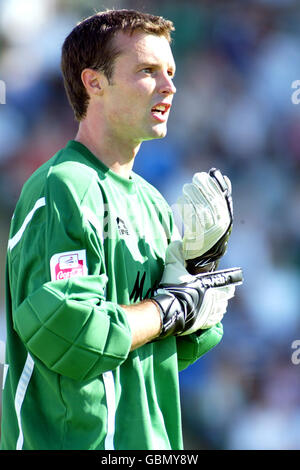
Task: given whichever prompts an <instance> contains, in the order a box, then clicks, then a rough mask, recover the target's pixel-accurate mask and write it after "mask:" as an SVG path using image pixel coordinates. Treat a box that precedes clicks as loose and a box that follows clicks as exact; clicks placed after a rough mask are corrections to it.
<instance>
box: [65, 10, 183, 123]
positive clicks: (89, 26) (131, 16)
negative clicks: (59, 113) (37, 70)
mask: <svg viewBox="0 0 300 470" xmlns="http://www.w3.org/2000/svg"><path fill="white" fill-rule="evenodd" d="M174 29H175V28H174V26H173V23H172V21H169V20H166V19H164V18H162V17H161V16H154V15H150V14H148V13H141V12H138V11H135V10H107V11H105V12H98V13H96V14H95V15H93V16H90V17H89V18H86V19H85V20H83V21H81V22H80V23H78V24H77V25H76V26H75V28H74V29H73V30H72V31H71V33H70V34H69V35H68V36H67V37H66V39H65V41H64V43H63V46H62V57H61V69H62V74H63V79H64V85H65V90H66V93H67V97H68V100H69V102H70V104H71V106H72V108H73V111H74V114H75V118H76V120H77V121H81V120H82V119H83V118H84V117H85V115H86V110H87V106H88V102H89V96H88V94H87V92H86V89H85V87H84V85H83V83H82V80H81V72H82V70H84V69H85V68H91V69H94V70H101V71H102V72H103V73H104V74H105V75H106V77H107V79H108V80H109V81H110V79H111V77H112V74H113V65H114V61H115V59H116V57H117V56H118V55H119V54H120V52H121V51H120V50H118V49H117V48H116V47H114V44H113V38H114V37H115V35H116V33H117V32H119V31H124V32H128V33H129V34H133V33H134V31H136V30H140V31H143V32H146V33H149V34H155V35H158V36H165V37H166V38H167V40H168V41H169V43H170V42H171V31H174Z"/></svg>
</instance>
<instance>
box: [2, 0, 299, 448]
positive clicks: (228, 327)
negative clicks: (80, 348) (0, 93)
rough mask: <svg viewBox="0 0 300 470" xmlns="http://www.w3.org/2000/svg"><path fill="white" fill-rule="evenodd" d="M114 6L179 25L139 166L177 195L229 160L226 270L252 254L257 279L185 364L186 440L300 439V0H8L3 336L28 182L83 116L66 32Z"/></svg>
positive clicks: (196, 443)
mask: <svg viewBox="0 0 300 470" xmlns="http://www.w3.org/2000/svg"><path fill="white" fill-rule="evenodd" d="M112 7H115V8H137V9H143V10H144V11H148V12H151V13H154V14H161V15H163V16H165V17H167V18H169V19H171V20H173V21H174V23H175V27H176V32H175V34H174V42H173V52H174V56H175V60H176V62H177V72H176V78H175V85H176V87H177V94H176V96H175V99H174V105H173V107H172V113H171V116H170V119H169V126H168V135H167V137H166V138H165V139H163V140H157V141H152V142H146V143H144V144H143V145H142V147H141V150H140V152H139V154H138V156H137V159H136V164H135V168H134V169H135V171H136V172H137V173H139V174H141V175H142V176H144V177H145V178H146V179H147V180H148V181H150V182H151V183H153V184H154V185H155V186H156V187H157V188H158V189H159V190H160V191H161V192H162V193H163V194H164V196H165V197H166V199H167V200H168V202H169V203H170V204H171V205H173V204H175V203H176V199H177V197H178V196H179V194H180V192H181V187H182V184H183V183H185V182H188V181H189V180H190V179H191V178H192V176H193V174H194V173H195V172H196V171H208V170H209V168H211V167H218V168H220V169H221V171H222V172H223V173H225V174H226V175H227V176H229V178H230V179H231V181H232V186H233V202H234V227H233V232H232V235H231V238H230V242H229V248H228V251H227V253H226V255H225V257H224V258H223V260H222V262H221V264H220V268H221V267H230V266H241V267H242V268H243V270H244V278H245V280H244V285H243V286H242V287H239V288H237V290H236V296H235V298H234V299H233V300H232V302H231V304H230V308H229V310H228V313H227V314H226V316H225V318H224V338H223V340H222V342H221V343H220V344H219V345H218V346H217V347H216V348H215V349H214V350H213V351H211V352H210V353H209V354H207V356H205V357H204V358H202V359H201V360H199V361H198V362H197V363H196V364H194V365H193V366H190V367H189V368H188V369H187V370H186V371H184V372H182V373H181V374H180V383H181V394H182V412H183V427H184V440H185V447H186V449H300V379H299V374H300V364H299V365H297V364H295V363H293V361H292V352H293V349H292V343H293V341H295V340H297V339H300V329H299V326H300V315H299V306H300V302H299V296H300V289H299V287H298V286H299V282H300V224H299V220H300V179H299V175H300V104H299V105H297V104H295V103H294V102H293V100H292V93H293V91H294V90H293V88H292V83H293V82H294V81H295V80H300V68H299V64H300V6H299V3H298V2H297V1H296V0H253V1H250V0H249V1H246V0H239V1H217V0H209V1H208V0H207V1H204V0H203V1H199V0H198V1H192V0H187V1H179V0H178V1H174V0H172V1H171V0H160V1H158V0H155V1H154V0H151V1H150V0H143V1H142V2H139V1H137V0H127V1H125V0H124V1H121V0H120V1H119V2H110V1H108V0H107V1H105V0H103V1H102V2H100V1H99V2H96V1H91V0H86V1H81V0H74V1H71V0H43V2H39V1H38V0H36V1H35V0H29V1H26V2H22V1H20V0H2V1H0V80H2V81H3V82H4V83H5V84H6V93H5V103H2V104H0V215H1V227H0V262H1V270H0V271H1V290H0V295H1V297H0V332H1V333H0V341H1V340H2V341H4V340H5V328H4V285H3V283H4V266H5V252H6V244H7V231H8V225H9V220H10V218H11V215H12V212H13V209H14V205H15V203H16V200H17V198H18V196H19V193H20V189H21V187H22V184H23V183H24V181H25V180H26V179H27V178H28V177H29V175H30V174H31V173H32V172H33V171H34V170H35V169H36V168H37V167H38V166H39V165H40V164H41V163H42V162H44V161H45V160H47V159H48V158H49V157H51V156H52V155H53V154H54V153H55V152H56V151H57V150H58V149H60V148H61V147H63V146H64V145H65V144H66V142H67V141H68V140H69V139H72V138H74V135H75V131H76V128H77V125H76V123H75V121H74V118H73V115H72V112H71V109H70V107H69V105H68V103H67V99H66V97H65V93H64V89H63V84H62V79H61V73H60V66H59V62H60V48H61V44H62V41H63V39H64V37H65V36H66V35H67V34H68V32H69V31H70V30H71V28H72V27H73V26H74V24H76V23H77V22H78V21H79V20H80V19H82V18H84V17H86V16H89V15H90V14H92V13H93V11H95V10H101V9H106V8H112ZM0 101H1V100H0ZM2 101H3V100H2ZM2 344H3V343H2ZM2 344H1V342H0V359H2V358H3V349H2ZM2 360H3V359H2Z"/></svg>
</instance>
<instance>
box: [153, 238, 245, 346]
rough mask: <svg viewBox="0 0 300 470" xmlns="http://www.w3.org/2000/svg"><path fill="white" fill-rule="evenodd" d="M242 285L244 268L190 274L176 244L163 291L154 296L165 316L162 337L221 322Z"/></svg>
mask: <svg viewBox="0 0 300 470" xmlns="http://www.w3.org/2000/svg"><path fill="white" fill-rule="evenodd" d="M241 283H242V270H241V269H240V268H232V269H224V270H220V271H216V272H213V273H203V274H200V275H198V276H192V275H190V274H189V273H188V272H187V271H186V269H185V267H184V264H183V255H182V242H181V241H180V240H178V241H175V242H172V243H171V244H170V245H169V246H168V249H167V254H166V266H165V270H164V274H163V277H162V280H161V285H160V288H159V289H158V290H157V291H156V293H155V295H154V296H153V297H152V300H153V301H154V302H156V304H157V305H158V306H159V309H160V314H161V323H162V330H161V333H160V336H159V338H164V337H167V336H170V335H185V334H190V333H193V332H195V331H197V330H199V329H206V328H210V327H211V326H213V325H215V324H217V323H219V322H220V321H221V320H222V318H223V316H224V314H225V312H226V309H227V305H228V300H229V299H230V298H232V297H233V296H234V292H235V286H236V285H238V284H241Z"/></svg>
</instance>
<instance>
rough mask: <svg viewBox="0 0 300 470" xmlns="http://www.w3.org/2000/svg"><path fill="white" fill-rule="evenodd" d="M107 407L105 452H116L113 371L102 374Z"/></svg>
mask: <svg viewBox="0 0 300 470" xmlns="http://www.w3.org/2000/svg"><path fill="white" fill-rule="evenodd" d="M102 377H103V382H104V387H105V394H106V406H107V434H106V438H105V443H104V448H105V450H114V434H115V416H116V396H115V382H114V376H113V373H112V371H108V372H104V373H103V374H102Z"/></svg>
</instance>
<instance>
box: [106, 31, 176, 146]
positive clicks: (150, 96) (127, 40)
mask: <svg viewBox="0 0 300 470" xmlns="http://www.w3.org/2000/svg"><path fill="white" fill-rule="evenodd" d="M115 40H116V43H115V44H116V46H117V47H119V48H120V49H121V51H122V52H121V54H120V55H119V56H118V57H117V58H116V60H115V64H114V72H113V77H112V80H111V84H110V85H109V86H108V87H107V88H106V90H105V93H104V95H103V98H104V108H103V112H104V114H105V118H106V121H107V125H108V128H109V129H110V132H111V133H112V134H113V135H114V138H115V139H120V141H123V142H125V141H128V142H131V141H132V142H134V143H136V144H139V143H141V142H142V141H143V140H150V139H155V138H161V137H164V136H165V135H166V132H167V121H168V117H169V113H170V108H171V105H172V100H173V96H174V93H175V92H176V88H175V87H174V84H173V77H174V73H175V62H174V58H173V55H172V52H171V48H170V45H169V42H168V40H167V39H166V38H165V37H164V36H156V35H152V34H146V33H143V32H135V33H134V34H133V35H132V36H129V35H128V34H125V33H118V36H117V37H116V39H115Z"/></svg>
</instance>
